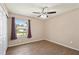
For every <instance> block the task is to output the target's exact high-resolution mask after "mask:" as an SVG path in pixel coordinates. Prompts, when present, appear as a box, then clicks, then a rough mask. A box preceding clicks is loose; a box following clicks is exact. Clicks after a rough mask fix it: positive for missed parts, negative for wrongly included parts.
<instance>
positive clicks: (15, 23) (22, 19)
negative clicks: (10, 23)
mask: <svg viewBox="0 0 79 59" xmlns="http://www.w3.org/2000/svg"><path fill="white" fill-rule="evenodd" d="M16 20H24V21H26V22H27V29H26V33H27V35H28V20H26V19H23V18H15V25H16ZM16 35H17V31H16ZM27 35H24V36H19V35H17V38H26V37H27Z"/></svg>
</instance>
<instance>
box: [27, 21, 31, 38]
mask: <svg viewBox="0 0 79 59" xmlns="http://www.w3.org/2000/svg"><path fill="white" fill-rule="evenodd" d="M31 37H32V35H31V24H30V20H28V35H27V38H31Z"/></svg>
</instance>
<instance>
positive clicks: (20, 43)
mask: <svg viewBox="0 0 79 59" xmlns="http://www.w3.org/2000/svg"><path fill="white" fill-rule="evenodd" d="M29 40H30V39H29ZM41 40H43V39H39V40H30V41H26V42H19V43H18V44H9V47H13V46H18V45H22V44H27V43H31V42H36V41H41Z"/></svg>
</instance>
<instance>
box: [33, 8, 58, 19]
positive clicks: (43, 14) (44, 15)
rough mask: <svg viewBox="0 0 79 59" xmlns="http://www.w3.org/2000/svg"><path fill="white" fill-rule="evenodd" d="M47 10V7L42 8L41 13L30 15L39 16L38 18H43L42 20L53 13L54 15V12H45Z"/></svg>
mask: <svg viewBox="0 0 79 59" xmlns="http://www.w3.org/2000/svg"><path fill="white" fill-rule="evenodd" d="M47 8H48V7H44V8H42V11H41V12H32V13H35V14H39V16H38V17H41V18H44V19H45V18H47V17H48V14H54V13H56V11H50V12H47Z"/></svg>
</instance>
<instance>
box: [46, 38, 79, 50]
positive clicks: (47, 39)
mask: <svg viewBox="0 0 79 59" xmlns="http://www.w3.org/2000/svg"><path fill="white" fill-rule="evenodd" d="M46 40H47V41H49V42H52V43H56V44H59V45H61V46H64V47H68V48H70V49H74V50H77V51H79V49H77V48H74V47H70V46H68V45H65V44H61V43H59V42H56V41H52V40H48V39H46Z"/></svg>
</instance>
